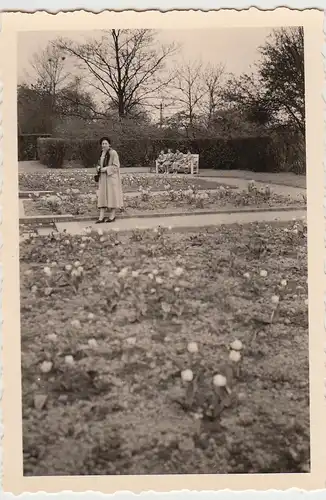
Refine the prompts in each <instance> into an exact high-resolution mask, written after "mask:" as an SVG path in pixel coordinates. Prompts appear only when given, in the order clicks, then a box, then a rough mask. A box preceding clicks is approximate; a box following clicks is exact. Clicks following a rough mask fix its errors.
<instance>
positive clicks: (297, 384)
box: [20, 221, 309, 475]
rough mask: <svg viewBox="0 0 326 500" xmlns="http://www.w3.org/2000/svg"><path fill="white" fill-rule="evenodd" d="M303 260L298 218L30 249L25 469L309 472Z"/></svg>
mask: <svg viewBox="0 0 326 500" xmlns="http://www.w3.org/2000/svg"><path fill="white" fill-rule="evenodd" d="M77 259H78V261H79V262H76V261H77ZM306 259H307V240H306V225H305V224H303V222H301V221H300V222H292V223H288V224H251V225H248V226H241V225H235V226H229V227H226V226H222V227H219V228H216V229H209V230H203V229H201V231H198V232H197V231H196V232H194V231H193V232H187V233H174V232H170V231H168V230H166V231H165V230H164V231H163V230H162V229H157V230H155V231H139V230H138V231H134V232H133V233H130V234H128V235H117V234H112V233H110V234H102V232H101V231H100V234H98V233H97V232H91V231H90V230H89V231H88V232H87V233H85V235H84V236H78V237H77V236H76V237H72V236H69V235H66V234H53V235H51V236H48V237H37V238H31V239H30V240H27V241H24V242H22V243H21V248H20V262H21V334H22V341H21V350H22V376H23V379H22V391H23V446H24V473H25V474H26V475H49V474H50V475H56V474H60V475H75V474H80V475H84V474H166V473H169V474H196V473H199V474H200V473H207V474H216V473H286V472H287V473H290V472H307V471H309V367H308V308H307V305H306V299H307V283H306V281H307V261H306ZM66 266H68V267H66ZM69 266H71V268H70V267H69ZM48 268H49V269H48ZM76 270H77V271H76ZM262 270H263V271H266V272H265V273H263V274H265V275H266V276H265V277H262V276H261V275H260V273H261V271H262ZM282 280H286V283H285V282H282ZM273 296H278V297H279V299H280V300H279V303H278V305H277V306H276V305H275V304H274V303H273V300H272V297H273ZM273 311H274V313H273ZM271 318H272V321H271ZM235 339H238V340H240V341H241V342H242V343H243V349H242V351H241V353H242V360H241V362H240V363H239V364H234V363H233V364H231V362H230V361H229V358H228V356H229V345H230V343H231V342H232V341H233V340H235ZM189 342H195V343H196V344H197V346H198V353H197V354H196V353H195V354H190V353H189V352H188V350H187V345H188V343H189ZM71 356H72V358H71ZM44 362H46V363H45V364H44ZM231 365H232V366H231ZM49 368H50V369H49ZM184 369H191V370H192V371H193V373H194V377H195V379H194V381H193V382H191V383H188V384H186V383H183V382H182V381H181V377H180V375H181V372H182V371H183V370H184ZM218 373H220V374H224V375H225V376H226V378H227V380H228V385H229V386H230V388H231V394H226V393H225V394H224V393H223V397H220V399H218V402H217V403H216V393H215V392H214V391H215V390H214V391H213V389H212V378H213V376H214V375H216V374H218ZM43 396H44V397H43ZM216 405H217V406H216ZM216 408H218V411H217V412H215V409H216Z"/></svg>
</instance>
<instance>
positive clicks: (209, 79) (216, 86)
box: [203, 64, 224, 127]
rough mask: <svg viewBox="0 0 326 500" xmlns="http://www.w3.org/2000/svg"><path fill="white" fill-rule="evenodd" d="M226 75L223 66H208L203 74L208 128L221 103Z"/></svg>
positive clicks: (204, 108)
mask: <svg viewBox="0 0 326 500" xmlns="http://www.w3.org/2000/svg"><path fill="white" fill-rule="evenodd" d="M223 74H224V66H223V65H222V64H219V65H216V66H213V65H211V64H209V65H207V67H206V68H205V70H204V73H203V88H204V89H206V99H205V102H204V105H203V111H204V115H205V117H206V126H207V127H209V126H210V124H211V121H212V119H213V118H214V115H215V114H216V112H217V111H218V108H219V104H220V102H221V88H222V87H221V83H222V77H223Z"/></svg>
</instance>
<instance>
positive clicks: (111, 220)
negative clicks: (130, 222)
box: [107, 217, 115, 222]
mask: <svg viewBox="0 0 326 500" xmlns="http://www.w3.org/2000/svg"><path fill="white" fill-rule="evenodd" d="M114 221H115V217H113V219H107V222H114Z"/></svg>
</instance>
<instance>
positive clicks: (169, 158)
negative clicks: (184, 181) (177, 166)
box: [164, 149, 174, 173]
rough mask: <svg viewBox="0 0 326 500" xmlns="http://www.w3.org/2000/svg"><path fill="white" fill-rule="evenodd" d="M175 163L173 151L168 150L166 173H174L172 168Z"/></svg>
mask: <svg viewBox="0 0 326 500" xmlns="http://www.w3.org/2000/svg"><path fill="white" fill-rule="evenodd" d="M173 162H174V153H173V152H172V150H171V149H168V152H167V154H166V155H165V162H164V166H165V173H170V172H172V166H173Z"/></svg>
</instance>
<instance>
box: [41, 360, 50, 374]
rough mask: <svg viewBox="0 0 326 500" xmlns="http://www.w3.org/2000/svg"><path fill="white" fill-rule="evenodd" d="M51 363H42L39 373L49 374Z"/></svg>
mask: <svg viewBox="0 0 326 500" xmlns="http://www.w3.org/2000/svg"><path fill="white" fill-rule="evenodd" d="M52 366H53V363H51V361H43V363H42V364H41V372H42V373H49V372H50V371H51V370H52Z"/></svg>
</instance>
